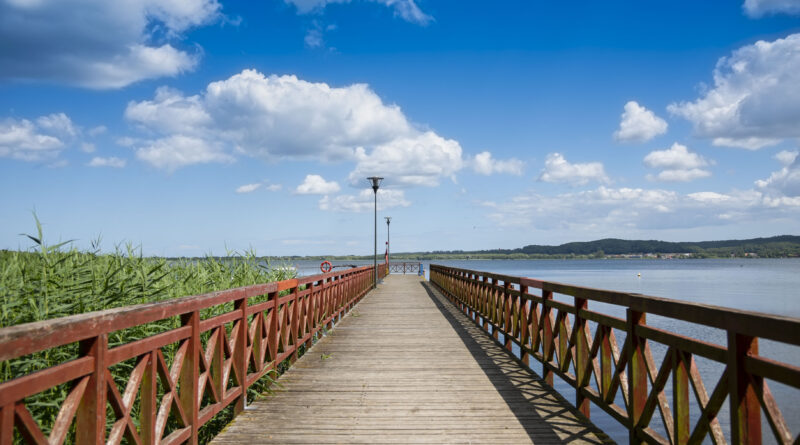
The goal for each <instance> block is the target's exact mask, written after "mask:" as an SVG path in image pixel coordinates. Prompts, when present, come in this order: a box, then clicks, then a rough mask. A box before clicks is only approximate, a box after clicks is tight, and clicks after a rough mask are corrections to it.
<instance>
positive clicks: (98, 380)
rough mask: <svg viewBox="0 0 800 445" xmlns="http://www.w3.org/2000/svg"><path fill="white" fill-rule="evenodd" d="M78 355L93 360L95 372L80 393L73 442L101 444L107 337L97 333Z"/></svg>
mask: <svg viewBox="0 0 800 445" xmlns="http://www.w3.org/2000/svg"><path fill="white" fill-rule="evenodd" d="M78 349H79V354H80V355H81V356H90V357H93V358H94V369H93V370H92V375H91V377H90V378H89V384H88V385H87V386H86V391H85V392H84V393H83V398H81V403H80V405H79V406H78V412H77V416H76V423H75V442H76V443H79V444H91V445H100V444H102V443H105V441H106V440H105V439H106V388H107V386H106V352H107V351H108V334H100V335H98V336H97V337H93V338H90V339H87V340H83V341H81V342H80V345H79V348H78Z"/></svg>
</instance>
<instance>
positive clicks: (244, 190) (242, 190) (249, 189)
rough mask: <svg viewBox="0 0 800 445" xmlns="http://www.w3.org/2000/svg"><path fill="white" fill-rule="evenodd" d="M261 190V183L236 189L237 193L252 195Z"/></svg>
mask: <svg viewBox="0 0 800 445" xmlns="http://www.w3.org/2000/svg"><path fill="white" fill-rule="evenodd" d="M259 188H261V183H260V182H256V183H255V184H245V185H242V186H239V187H237V188H236V193H251V192H254V191H256V190H258V189H259Z"/></svg>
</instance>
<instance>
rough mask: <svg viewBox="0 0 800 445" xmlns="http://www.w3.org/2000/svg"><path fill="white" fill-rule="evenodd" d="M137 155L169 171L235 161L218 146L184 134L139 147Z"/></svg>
mask: <svg viewBox="0 0 800 445" xmlns="http://www.w3.org/2000/svg"><path fill="white" fill-rule="evenodd" d="M136 157H137V158H139V159H140V160H142V161H144V162H147V163H148V164H150V165H152V166H154V167H156V168H160V169H164V170H167V171H169V172H172V171H175V170H176V169H178V168H180V167H183V166H186V165H192V164H208V163H213V162H223V163H230V162H233V161H234V158H233V157H232V156H231V155H229V154H227V153H225V152H224V151H222V149H220V148H219V147H218V146H216V145H214V144H212V143H209V142H208V141H206V140H204V139H201V138H197V137H192V136H183V135H175V136H170V137H166V138H162V139H158V140H155V141H152V142H151V143H149V144H146V145H144V146H142V147H139V148H137V149H136Z"/></svg>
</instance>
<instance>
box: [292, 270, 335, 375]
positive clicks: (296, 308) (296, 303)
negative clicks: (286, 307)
mask: <svg viewBox="0 0 800 445" xmlns="http://www.w3.org/2000/svg"><path fill="white" fill-rule="evenodd" d="M340 284H341V283H340ZM341 287H342V286H339V288H340V289H341ZM291 293H292V296H293V298H292V301H293V303H292V312H294V315H292V326H291V329H290V330H289V332H290V335H291V336H292V347H293V348H294V350H293V351H292V355H291V356H290V358H289V363H294V362H295V361H297V358H298V357H299V355H300V344H298V343H297V338H298V337H299V331H300V298H299V293H298V292H297V288H296V287H295V288H293V289H292V290H291ZM343 306H344V305H343Z"/></svg>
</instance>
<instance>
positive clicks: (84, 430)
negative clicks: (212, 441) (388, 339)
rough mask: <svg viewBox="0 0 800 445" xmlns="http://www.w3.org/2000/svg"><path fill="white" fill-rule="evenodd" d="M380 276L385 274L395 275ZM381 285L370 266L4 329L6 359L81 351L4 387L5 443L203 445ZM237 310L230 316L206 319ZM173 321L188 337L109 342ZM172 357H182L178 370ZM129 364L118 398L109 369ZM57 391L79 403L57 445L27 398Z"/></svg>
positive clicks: (69, 408)
mask: <svg viewBox="0 0 800 445" xmlns="http://www.w3.org/2000/svg"><path fill="white" fill-rule="evenodd" d="M378 269H379V270H378V272H379V275H380V276H381V277H382V276H385V275H386V272H387V271H386V265H384V264H381V265H379V266H378ZM373 277H374V273H373V268H372V267H360V268H355V269H349V270H345V271H341V272H332V273H327V274H321V275H314V276H308V277H302V278H299V279H292V280H286V281H279V282H274V283H267V284H259V285H254V286H247V287H241V288H237V289H230V290H225V291H220V292H213V293H209V294H204V295H197V296H191V297H184V298H178V299H174V300H170V301H164V302H159V303H152V304H142V305H136V306H128V307H123V308H119V309H111V310H105V311H100V312H92V313H87V314H80V315H75V316H70V317H64V318H59V319H54V320H47V321H42V322H36V323H28V324H24V325H19V326H12V327H8V328H4V329H0V360H12V359H15V358H18V357H22V356H27V355H29V354H34V353H37V352H40V351H45V350H48V349H51V348H56V347H61V346H64V345H69V344H73V343H75V342H78V343H79V348H78V349H79V353H78V357H76V358H75V359H74V360H70V361H67V362H65V363H60V364H58V365H55V366H52V367H49V368H46V369H43V370H40V371H38V372H34V373H31V374H29V375H24V376H16V378H14V379H12V380H9V381H6V382H4V383H1V384H0V445H10V444H11V443H13V442H15V441H16V440H19V439H20V438H21V439H23V440H24V441H26V442H28V443H36V444H43V443H51V444H60V443H63V442H64V441H65V440H68V441H70V442H75V443H79V444H100V443H104V442H107V443H111V444H118V443H120V442H122V440H123V439H127V442H128V443H137V444H156V443H164V444H173V443H183V442H187V443H192V444H195V443H197V440H198V429H199V428H200V426H202V425H203V424H205V423H206V422H208V421H209V420H210V419H211V418H212V417H214V415H215V414H217V413H219V412H220V411H222V410H223V409H224V408H226V407H228V406H230V405H233V406H234V407H235V412H237V413H238V412H239V411H242V410H243V409H244V407H245V405H246V403H247V399H246V398H247V388H248V387H249V386H251V385H253V384H254V383H255V382H256V381H258V380H259V379H260V378H262V377H263V376H265V375H266V374H267V373H269V372H270V371H272V370H274V369H276V367H277V366H279V365H280V364H281V363H285V361H288V362H289V363H291V362H293V361H294V360H295V359H297V357H298V353H299V348H300V347H301V346H303V345H304V346H305V347H308V346H311V344H312V341H313V339H314V338H316V336H317V334H318V333H319V332H320V331H321V330H323V329H327V328H330V327H332V326H333V324H334V323H336V322H337V321H338V320H339V319H341V317H342V316H343V315H344V314H345V313H346V312H347V311H348V310H349V309H350V308H352V307H353V305H355V304H356V303H357V302H358V301H359V300H360V299H361V298H362V297H363V296H364V295H365V294H366V293H367V292H368V291H369V290H370V289H371V288H372V281H373ZM265 296H266V297H265ZM253 301H257V302H255V303H253ZM230 303H233V305H232V307H233V310H231V311H227V312H224V313H222V314H221V315H216V316H212V317H210V318H202V317H201V311H204V310H206V309H209V308H219V307H220V306H221V305H225V304H228V305H230ZM170 317H179V318H180V327H178V328H177V329H172V330H167V331H165V332H162V333H159V334H157V335H153V336H150V337H147V338H143V339H140V340H136V341H131V342H129V343H125V344H122V345H119V346H115V347H112V348H109V344H108V342H109V340H108V339H109V334H112V333H115V332H117V331H120V330H123V329H127V328H132V327H135V326H141V325H145V324H148V323H153V322H156V321H159V320H164V319H168V318H170ZM201 338H202V339H201ZM165 347H172V348H173V349H172V350H173V351H174V354H173V355H172V360H171V363H170V364H168V363H167V360H166V359H165V354H164V351H163V349H164V348H165ZM131 360H132V361H133V362H135V364H134V366H133V369H132V371H131V372H130V375H127V376H125V377H126V379H125V380H126V381H127V384H126V386H125V388H124V389H123V390H120V389H119V388H118V385H117V383H116V382H115V380H114V376H112V373H111V371H110V368H111V367H112V366H114V365H116V364H119V363H122V362H124V361H131ZM58 385H68V388H69V393H68V396H67V397H66V399H65V400H64V401H63V402H62V403H61V406H60V407H59V411H58V415H57V416H56V417H55V421H54V423H53V424H52V425H48V427H49V428H44V430H48V429H49V430H50V434H49V437H47V436H46V435H45V434H44V433H43V432H42V431H43V428H42V426H41V425H39V424H38V423H37V422H36V420H34V416H33V415H32V414H31V410H29V407H28V406H26V398H29V397H30V396H33V395H36V394H40V393H42V392H44V391H47V390H48V389H50V388H53V387H56V386H58ZM107 406H110V407H111V409H112V411H113V416H107ZM109 417H110V418H109ZM134 417H136V420H137V421H136V422H135V421H134ZM137 424H138V426H137ZM168 424H169V425H170V428H169V429H167V426H168ZM15 430H16V431H17V434H15V432H14V431H15ZM107 430H110V432H109V433H108V434H107Z"/></svg>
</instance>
